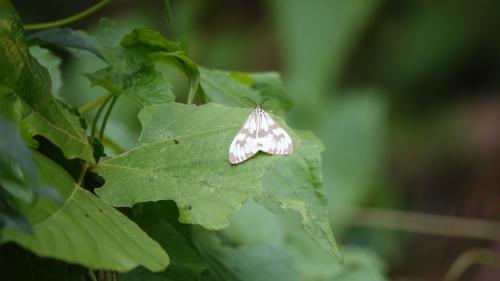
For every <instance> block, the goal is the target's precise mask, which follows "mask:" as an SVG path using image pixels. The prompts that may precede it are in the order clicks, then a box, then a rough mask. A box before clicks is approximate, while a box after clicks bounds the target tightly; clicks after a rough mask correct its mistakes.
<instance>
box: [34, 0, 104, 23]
mask: <svg viewBox="0 0 500 281" xmlns="http://www.w3.org/2000/svg"><path fill="white" fill-rule="evenodd" d="M110 1H111V0H102V1H101V2H99V3H97V4H96V5H94V6H92V7H90V8H88V9H87V10H84V11H82V12H80V13H78V14H76V15H73V16H71V17H68V18H65V19H61V20H56V21H51V22H42V23H33V24H25V25H24V29H25V30H38V29H46V28H52V27H58V26H63V25H67V24H70V23H73V22H75V21H78V20H81V19H83V18H85V17H87V16H89V15H91V14H93V13H95V12H96V11H98V10H99V9H101V8H102V7H104V6H105V5H106V4H108V3H109V2H110Z"/></svg>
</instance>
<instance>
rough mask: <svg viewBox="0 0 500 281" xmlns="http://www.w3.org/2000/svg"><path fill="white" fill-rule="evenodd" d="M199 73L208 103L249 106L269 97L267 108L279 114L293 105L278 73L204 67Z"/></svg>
mask: <svg viewBox="0 0 500 281" xmlns="http://www.w3.org/2000/svg"><path fill="white" fill-rule="evenodd" d="M200 73H201V87H202V89H203V92H204V93H205V98H206V101H207V102H216V103H219V104H223V105H226V106H234V107H249V106H255V105H256V104H257V103H259V102H261V101H262V99H263V98H268V99H269V100H268V101H266V103H265V108H266V110H267V111H270V112H273V113H274V114H276V115H279V116H283V114H284V113H285V111H287V110H288V109H290V107H291V105H292V102H291V100H290V98H289V97H288V96H287V94H286V91H285V88H284V87H283V84H282V82H281V78H280V76H279V74H278V73H275V72H266V73H244V72H234V71H222V70H210V69H207V68H201V67H200ZM248 99H250V100H253V101H254V103H252V102H251V101H249V100H248Z"/></svg>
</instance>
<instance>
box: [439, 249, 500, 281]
mask: <svg viewBox="0 0 500 281" xmlns="http://www.w3.org/2000/svg"><path fill="white" fill-rule="evenodd" d="M473 264H481V265H485V266H489V267H492V268H495V267H496V268H499V267H500V256H498V255H497V254H496V253H495V252H493V251H492V250H489V249H469V250H467V251H465V252H463V253H462V254H460V255H459V256H458V258H456V259H455V261H454V262H453V264H452V265H451V266H450V268H449V269H448V272H447V273H446V275H445V277H444V278H443V281H457V280H460V277H461V276H462V275H463V274H464V272H465V271H466V270H467V269H468V268H469V267H470V266H471V265H473Z"/></svg>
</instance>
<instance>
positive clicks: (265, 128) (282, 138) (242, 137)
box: [229, 106, 293, 164]
mask: <svg viewBox="0 0 500 281" xmlns="http://www.w3.org/2000/svg"><path fill="white" fill-rule="evenodd" d="M259 150H260V151H263V152H266V153H269V154H277V155H287V154H290V153H292V152H293V143H292V139H291V138H290V136H289V135H288V134H287V132H286V131H285V130H283V128H281V127H280V126H278V124H276V122H274V120H273V119H272V118H271V116H270V115H269V114H268V113H267V112H265V111H264V110H262V108H261V107H260V106H256V107H255V109H254V111H253V112H252V113H251V114H250V116H248V119H247V121H246V122H245V124H243V127H241V129H240V131H239V132H238V134H237V135H236V137H235V138H234V139H233V142H232V143H231V146H230V147H229V162H230V163H231V164H239V163H241V162H243V161H245V160H247V159H248V158H250V157H252V156H254V155H255V154H256V153H257V152H258V151H259Z"/></svg>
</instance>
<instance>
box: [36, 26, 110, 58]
mask: <svg viewBox="0 0 500 281" xmlns="http://www.w3.org/2000/svg"><path fill="white" fill-rule="evenodd" d="M27 39H28V40H29V41H30V43H32V44H42V45H44V43H45V44H50V45H55V46H57V47H62V48H66V47H70V48H76V49H81V50H86V51H89V52H91V53H93V54H94V55H96V56H97V57H100V58H103V56H102V54H101V53H100V52H99V50H98V49H97V48H96V47H95V46H94V44H93V43H92V42H90V40H89V39H88V35H87V34H86V33H84V32H83V31H79V30H73V29H71V28H69V27H62V28H61V27H56V28H50V29H45V30H42V31H39V32H36V33H33V34H30V35H29V36H28V37H27Z"/></svg>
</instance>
